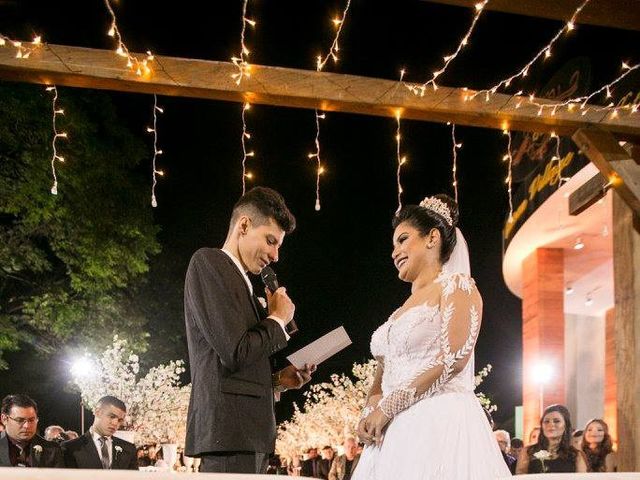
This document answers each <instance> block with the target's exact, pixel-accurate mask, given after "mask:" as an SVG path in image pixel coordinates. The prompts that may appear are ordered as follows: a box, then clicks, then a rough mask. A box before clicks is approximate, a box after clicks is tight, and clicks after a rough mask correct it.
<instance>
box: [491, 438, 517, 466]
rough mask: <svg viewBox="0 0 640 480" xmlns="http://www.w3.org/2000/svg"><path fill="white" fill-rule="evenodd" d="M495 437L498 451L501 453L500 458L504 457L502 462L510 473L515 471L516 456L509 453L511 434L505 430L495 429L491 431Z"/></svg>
mask: <svg viewBox="0 0 640 480" xmlns="http://www.w3.org/2000/svg"><path fill="white" fill-rule="evenodd" d="M493 434H494V435H495V437H496V441H497V442H498V446H499V447H500V452H501V453H502V458H504V463H506V464H507V467H509V470H510V471H511V474H512V475H515V473H516V458H515V457H512V456H511V455H509V450H510V449H511V436H510V435H509V432H507V431H506V430H496V431H495V432H493Z"/></svg>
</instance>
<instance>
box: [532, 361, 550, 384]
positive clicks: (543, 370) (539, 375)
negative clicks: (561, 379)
mask: <svg viewBox="0 0 640 480" xmlns="http://www.w3.org/2000/svg"><path fill="white" fill-rule="evenodd" d="M551 377H553V369H552V368H551V365H549V364H548V363H539V364H537V365H535V366H534V367H533V379H534V380H535V382H536V383H539V384H541V385H544V384H545V383H548V382H549V380H551Z"/></svg>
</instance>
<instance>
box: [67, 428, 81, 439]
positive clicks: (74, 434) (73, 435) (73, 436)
mask: <svg viewBox="0 0 640 480" xmlns="http://www.w3.org/2000/svg"><path fill="white" fill-rule="evenodd" d="M64 433H65V434H66V435H67V437H68V438H69V440H74V439H76V438H78V437H79V436H80V435H78V432H75V431H73V430H67V431H66V432H64Z"/></svg>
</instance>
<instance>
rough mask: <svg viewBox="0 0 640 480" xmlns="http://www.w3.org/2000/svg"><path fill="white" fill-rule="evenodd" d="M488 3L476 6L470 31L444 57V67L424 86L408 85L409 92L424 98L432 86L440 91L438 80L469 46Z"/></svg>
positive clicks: (484, 2) (486, 1)
mask: <svg viewBox="0 0 640 480" xmlns="http://www.w3.org/2000/svg"><path fill="white" fill-rule="evenodd" d="M487 3H489V0H483V1H482V2H479V3H476V4H475V14H474V16H473V21H472V22H471V26H470V27H469V30H467V33H465V35H464V36H463V37H462V40H460V43H459V44H458V48H456V50H455V51H454V52H453V53H452V54H449V55H445V56H444V57H443V60H444V65H443V66H442V67H441V68H440V69H439V70H436V71H435V72H433V74H432V75H433V76H432V78H431V80H427V81H426V82H425V83H423V84H422V85H407V88H409V90H411V91H412V92H413V93H414V94H416V95H420V96H421V97H424V94H425V91H426V90H427V88H428V87H429V86H431V87H432V88H433V90H434V91H436V90H438V84H437V83H436V79H437V78H438V77H439V76H440V75H442V74H443V73H444V72H445V71H446V70H447V68H448V67H449V64H450V63H451V62H453V60H455V58H456V57H457V56H458V54H459V53H460V52H461V51H462V49H463V48H464V47H466V46H467V44H468V43H469V38H470V37H471V34H472V33H473V30H474V29H475V27H476V23H478V19H479V18H480V16H481V15H482V12H484V10H485V8H484V7H485V6H486V5H487Z"/></svg>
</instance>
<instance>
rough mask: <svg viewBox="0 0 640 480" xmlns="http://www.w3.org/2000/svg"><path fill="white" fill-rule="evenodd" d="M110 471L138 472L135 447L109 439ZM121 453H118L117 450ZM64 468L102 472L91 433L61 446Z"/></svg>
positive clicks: (115, 439)
mask: <svg viewBox="0 0 640 480" xmlns="http://www.w3.org/2000/svg"><path fill="white" fill-rule="evenodd" d="M111 440H112V446H111V448H112V450H111V470H138V460H137V458H136V446H135V445H134V444H133V443H130V442H127V441H126V440H122V439H121V438H117V437H111ZM116 447H120V449H122V451H118V448H116ZM62 451H63V452H64V465H65V467H66V468H97V469H100V470H102V462H101V461H100V454H98V449H97V448H96V444H95V443H93V438H92V437H91V432H87V433H85V434H84V435H82V436H80V437H78V438H74V439H73V440H67V441H66V442H64V443H63V444H62Z"/></svg>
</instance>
